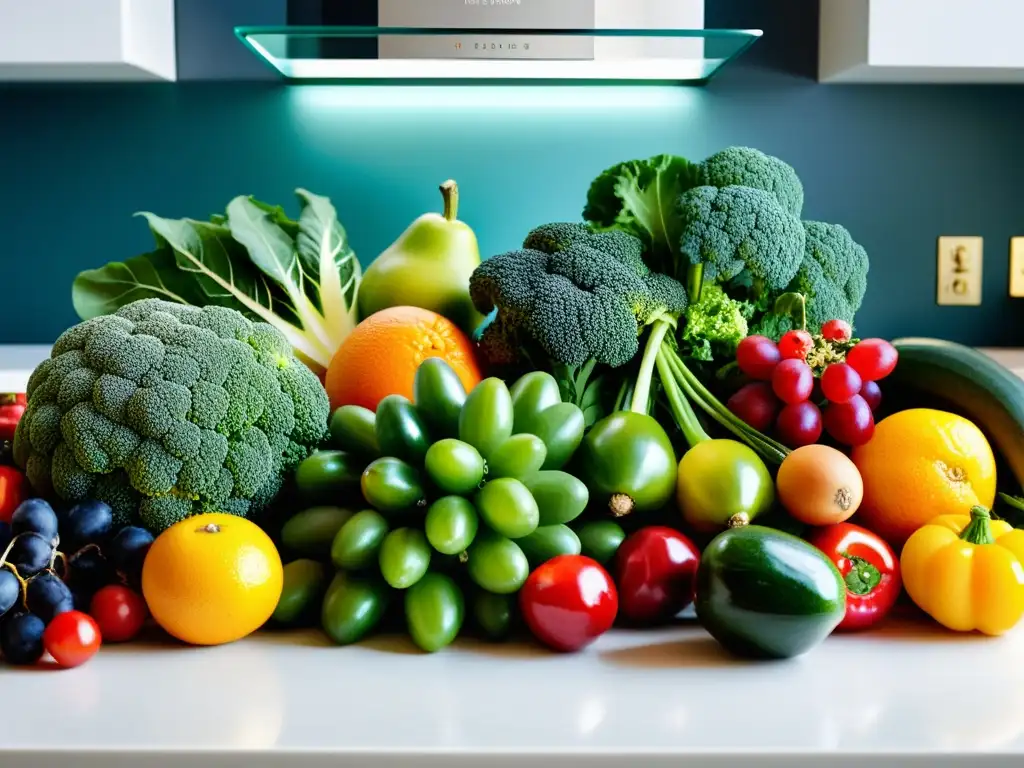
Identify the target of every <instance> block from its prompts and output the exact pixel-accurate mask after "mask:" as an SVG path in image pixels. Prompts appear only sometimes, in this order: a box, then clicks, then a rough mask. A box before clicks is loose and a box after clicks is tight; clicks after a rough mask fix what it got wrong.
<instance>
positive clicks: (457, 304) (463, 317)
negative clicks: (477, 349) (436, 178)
mask: <svg viewBox="0 0 1024 768" xmlns="http://www.w3.org/2000/svg"><path fill="white" fill-rule="evenodd" d="M441 195H442V197H443V198H444V213H443V214H439V213H425V214H423V215H422V216H420V217H419V218H418V219H416V220H415V221H414V222H413V223H412V224H410V225H409V226H408V227H407V228H406V230H405V231H404V232H403V233H402V234H401V235H400V236H399V238H398V239H397V240H395V242H393V243H392V244H391V245H390V246H389V247H388V249H387V250H386V251H384V252H383V253H382V254H381V255H380V256H378V257H377V258H376V259H375V260H374V261H373V263H372V264H370V266H369V267H368V268H367V270H366V272H365V273H364V274H363V279H362V282H361V283H360V286H359V314H360V317H361V318H366V317H369V316H370V315H372V314H373V313H374V312H379V311H380V310H382V309H387V308H388V307H397V306H413V307H422V308H423V309H430V310H433V311H434V312H437V313H438V314H440V315H443V316H444V317H447V318H448V319H449V320H451V321H452V322H453V323H455V324H456V325H458V326H459V327H460V328H462V330H464V331H465V332H466V333H469V334H471V333H473V331H474V330H476V328H477V327H478V326H479V325H480V323H481V322H483V316H482V315H481V314H480V313H479V312H477V311H476V309H475V308H474V307H473V302H471V301H470V300H469V278H470V275H472V274H473V270H475V269H476V268H477V267H478V266H479V265H480V246H479V245H478V243H477V239H476V234H475V233H474V232H473V230H472V229H471V228H470V227H469V226H468V225H467V224H466V223H465V222H462V221H459V219H458V214H459V187H458V185H457V184H456V183H455V182H454V181H451V180H449V181H446V182H445V183H444V184H442V185H441Z"/></svg>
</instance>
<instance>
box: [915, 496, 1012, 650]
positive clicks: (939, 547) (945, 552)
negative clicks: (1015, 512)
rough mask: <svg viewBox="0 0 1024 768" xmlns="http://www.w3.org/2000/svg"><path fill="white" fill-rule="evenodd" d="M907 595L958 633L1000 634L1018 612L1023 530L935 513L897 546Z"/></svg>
mask: <svg viewBox="0 0 1024 768" xmlns="http://www.w3.org/2000/svg"><path fill="white" fill-rule="evenodd" d="M900 568H901V570H902V572H903V584H904V586H905V587H906V590H907V594H909V595H910V597H911V599H912V600H913V601H914V602H915V603H917V605H918V607H919V608H921V610H923V611H924V612H925V613H927V614H928V615H929V616H931V617H932V618H933V619H935V620H936V621H937V622H939V623H940V624H942V625H943V626H945V627H947V628H949V629H952V630H956V631H958V632H970V631H974V630H977V631H979V632H982V633H984V634H986V635H1001V634H1003V633H1004V632H1006V631H1008V630H1010V629H1012V628H1013V627H1014V625H1016V624H1017V622H1018V621H1019V620H1020V618H1021V615H1022V614H1024V530H1015V529H1013V528H1012V527H1011V526H1010V525H1009V523H1006V522H1004V521H1002V520H992V518H991V516H990V514H989V511H988V510H987V509H985V508H984V507H980V506H975V507H972V508H971V513H970V515H939V516H938V517H936V518H934V519H933V520H932V521H931V522H929V523H928V524H927V525H925V526H923V527H921V528H919V529H918V530H917V531H915V532H914V533H913V534H912V535H911V536H910V538H909V539H908V540H907V543H906V544H905V545H904V547H903V552H902V554H901V555H900Z"/></svg>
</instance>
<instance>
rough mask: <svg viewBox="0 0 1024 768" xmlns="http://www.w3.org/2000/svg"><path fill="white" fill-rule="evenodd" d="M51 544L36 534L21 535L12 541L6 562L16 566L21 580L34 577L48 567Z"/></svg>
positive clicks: (51, 549) (51, 554) (51, 552)
mask: <svg viewBox="0 0 1024 768" xmlns="http://www.w3.org/2000/svg"><path fill="white" fill-rule="evenodd" d="M52 558H53V544H52V542H51V541H48V540H47V539H44V538H43V537H42V536H40V535H39V534H38V533H23V534H21V535H20V536H18V537H17V538H16V539H15V540H14V544H13V545H12V546H11V551H10V553H9V554H8V555H7V562H9V563H11V564H13V565H15V566H17V568H18V573H20V574H21V576H22V578H24V579H27V578H28V577H29V576H35V575H36V574H37V573H39V572H40V571H42V570H45V569H46V568H49V567H50V560H51V559H52Z"/></svg>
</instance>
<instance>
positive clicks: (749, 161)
mask: <svg viewBox="0 0 1024 768" xmlns="http://www.w3.org/2000/svg"><path fill="white" fill-rule="evenodd" d="M700 183H701V184H702V185H705V186H712V187H732V186H739V187H752V188H753V189H760V190H762V191H764V192H768V193H769V194H771V195H772V196H773V197H774V198H775V199H776V200H777V201H778V203H779V205H780V206H782V208H783V210H785V211H787V212H789V213H790V214H792V215H793V216H796V217H797V218H799V217H800V214H801V212H802V211H803V207H804V186H803V183H802V182H801V181H800V177H799V176H797V175H796V171H795V170H794V169H793V166H791V165H789V163H787V162H785V161H783V160H780V159H779V158H777V157H773V156H772V155H767V154H765V153H764V152H762V151H761V150H759V149H754V148H752V147H727V148H725V149H723V150H722V151H720V152H716V153H715V154H713V155H711V156H710V157H708V158H707V159H706V160H704V162H702V163H701V164H700Z"/></svg>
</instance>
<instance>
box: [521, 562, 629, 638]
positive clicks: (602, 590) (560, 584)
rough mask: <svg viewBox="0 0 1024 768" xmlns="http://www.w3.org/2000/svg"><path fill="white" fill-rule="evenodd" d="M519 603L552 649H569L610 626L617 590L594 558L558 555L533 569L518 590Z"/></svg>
mask: <svg viewBox="0 0 1024 768" xmlns="http://www.w3.org/2000/svg"><path fill="white" fill-rule="evenodd" d="M519 607H520V611H521V613H522V616H523V620H524V621H525V622H526V626H527V627H529V629H530V631H531V632H532V633H533V635H534V637H536V638H537V639H538V640H539V641H540V642H542V643H543V644H544V645H546V646H548V647H549V648H551V649H552V650H556V651H562V652H564V653H571V652H574V651H579V650H582V649H583V648H585V647H587V646H588V645H590V644H591V643H592V642H594V641H595V640H596V639H597V638H599V637H600V636H601V635H603V634H604V633H605V632H607V631H608V630H609V629H611V627H612V624H614V623H615V617H616V615H617V614H618V611H619V594H618V590H616V588H615V583H614V582H613V581H612V577H611V575H610V574H609V573H608V571H606V570H605V569H604V568H602V567H601V565H600V564H599V563H598V562H597V561H596V560H593V559H591V558H589V557H585V556H584V555H559V556H557V557H553V558H552V559H550V560H548V561H547V562H546V563H544V564H543V565H541V566H539V567H538V568H537V569H536V570H534V571H533V573H531V574H530V576H529V578H527V580H526V583H525V584H524V585H523V588H522V589H521V590H520V591H519Z"/></svg>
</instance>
